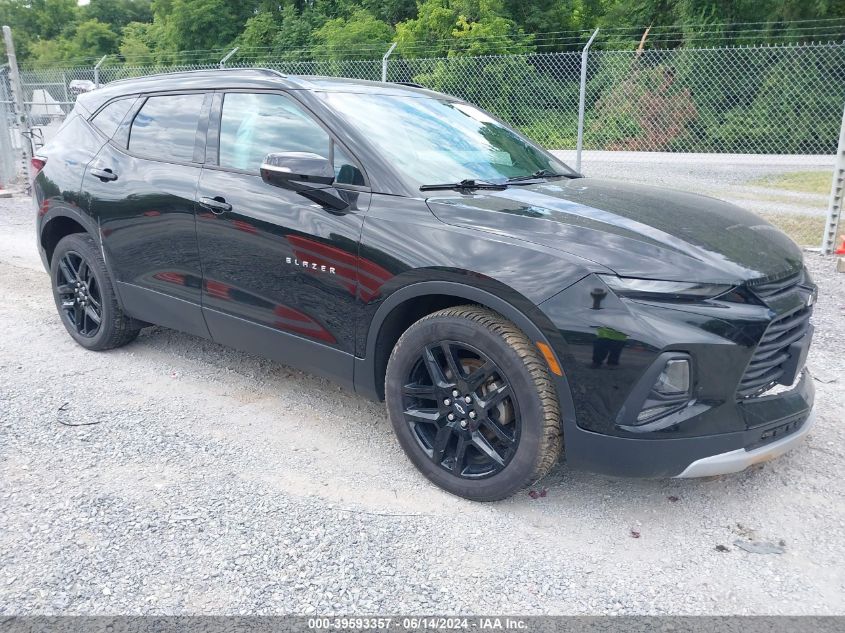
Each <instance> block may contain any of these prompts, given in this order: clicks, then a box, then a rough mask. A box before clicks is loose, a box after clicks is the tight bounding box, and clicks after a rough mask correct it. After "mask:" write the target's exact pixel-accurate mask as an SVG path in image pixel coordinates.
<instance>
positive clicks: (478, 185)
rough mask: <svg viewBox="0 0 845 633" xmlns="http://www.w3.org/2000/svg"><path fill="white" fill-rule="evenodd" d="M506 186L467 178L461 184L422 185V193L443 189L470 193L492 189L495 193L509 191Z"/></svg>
mask: <svg viewBox="0 0 845 633" xmlns="http://www.w3.org/2000/svg"><path fill="white" fill-rule="evenodd" d="M507 188H508V186H507V185H506V184H496V183H495V182H487V181H486V180H475V179H473V178H465V179H463V180H462V181H461V182H446V183H443V184H438V185H422V186H421V187H420V191H440V190H443V189H454V190H455V191H468V190H471V189H491V190H493V191H503V190H505V189H507Z"/></svg>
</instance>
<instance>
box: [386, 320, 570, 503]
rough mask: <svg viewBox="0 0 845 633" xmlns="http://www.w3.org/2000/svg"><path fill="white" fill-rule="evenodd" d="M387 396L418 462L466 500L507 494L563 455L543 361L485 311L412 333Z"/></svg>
mask: <svg viewBox="0 0 845 633" xmlns="http://www.w3.org/2000/svg"><path fill="white" fill-rule="evenodd" d="M450 357H451V358H452V359H453V360H454V363H451V364H450V362H449V358H450ZM438 367H439V370H438ZM456 372H457V378H455V376H456ZM455 392H457V393H458V396H457V398H455V397H454V393H455ZM385 400H386V401H387V412H388V415H389V417H390V421H391V423H392V424H393V429H394V431H395V432H396V436H397V438H398V439H399V443H400V444H401V446H402V448H403V449H404V451H405V453H406V454H407V455H408V457H409V458H410V460H411V461H412V462H413V463H414V465H415V466H416V467H417V468H418V469H419V470H420V471H421V472H422V473H423V475H425V476H426V477H427V478H428V479H430V480H431V481H432V482H434V483H435V484H436V485H438V486H440V487H441V488H443V489H444V490H447V491H448V492H451V493H452V494H455V495H458V496H460V497H464V498H466V499H471V500H474V501H496V500H498V499H503V498H505V497H508V496H510V495H512V494H513V493H515V492H516V491H518V490H520V489H521V488H523V487H525V486H526V485H528V484H530V483H533V482H535V481H537V480H538V479H540V478H542V477H543V476H545V475H546V474H547V473H548V472H549V470H550V469H551V468H552V466H554V464H555V463H556V462H557V460H558V458H559V457H560V453H561V445H562V436H561V429H560V407H559V404H558V399H557V393H556V391H555V387H554V384H553V383H552V381H551V378H550V376H549V371H548V368H547V366H546V363H545V362H544V360H543V359H542V357H541V356H540V354H539V352H538V350H537V348H536V347H535V346H534V345H533V344H532V343H531V341H530V340H529V339H528V337H526V336H525V334H523V333H522V332H521V331H520V330H519V329H518V328H517V327H516V326H515V325H514V324H513V323H511V322H510V321H508V320H506V319H504V318H503V317H502V316H501V315H499V314H497V313H496V312H493V311H492V310H488V309H486V308H483V307H480V306H475V305H465V306H458V307H455V308H447V309H445V310H441V311H439V312H435V313H434V314H430V315H428V316H426V317H424V318H422V319H420V320H419V321H417V322H416V323H414V324H413V325H412V326H411V327H409V328H408V329H407V330H406V331H405V333H404V334H402V336H401V337H400V338H399V341H398V342H397V343H396V346H395V347H394V348H393V352H392V353H391V355H390V359H389V361H388V365H387V374H386V377H385ZM467 400H469V402H467ZM450 414H451V416H452V418H453V419H451V420H450V419H449V416H450ZM490 449H492V450H493V451H494V452H495V455H494V454H493V453H491V452H490Z"/></svg>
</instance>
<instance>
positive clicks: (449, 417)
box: [446, 413, 455, 422]
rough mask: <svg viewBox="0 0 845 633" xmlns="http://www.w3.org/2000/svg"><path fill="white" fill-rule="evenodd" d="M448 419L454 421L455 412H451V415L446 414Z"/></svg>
mask: <svg viewBox="0 0 845 633" xmlns="http://www.w3.org/2000/svg"><path fill="white" fill-rule="evenodd" d="M446 419H447V420H449V422H452V421H454V419H455V414H454V413H450V414H449V415H447V416H446Z"/></svg>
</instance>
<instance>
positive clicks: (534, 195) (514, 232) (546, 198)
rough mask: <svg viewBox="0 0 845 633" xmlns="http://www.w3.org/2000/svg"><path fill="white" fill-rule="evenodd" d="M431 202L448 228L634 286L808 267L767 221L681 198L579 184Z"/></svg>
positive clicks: (632, 187) (775, 274) (611, 184)
mask: <svg viewBox="0 0 845 633" xmlns="http://www.w3.org/2000/svg"><path fill="white" fill-rule="evenodd" d="M427 202H428V205H429V207H430V208H431V210H432V212H433V213H434V215H435V216H437V218H439V219H440V220H441V221H442V222H445V223H447V224H453V225H457V226H464V227H469V228H475V229H479V230H483V231H487V232H493V233H499V234H504V235H510V236H512V237H515V238H518V239H524V240H526V241H529V242H533V243H536V244H541V245H543V246H546V247H550V248H554V249H558V250H561V251H564V252H567V253H571V254H573V255H577V256H578V257H581V258H584V259H588V260H591V261H593V262H595V263H597V264H599V265H601V266H603V267H606V268H609V269H611V270H613V271H614V272H615V273H616V274H618V275H621V276H624V277H644V278H651V279H667V280H677V281H701V282H730V283H740V282H742V281H746V280H748V279H759V278H766V279H770V278H771V279H775V278H779V277H781V276H786V275H790V274H792V273H794V272H796V271H798V270H800V268H801V266H802V256H801V250H800V249H799V248H798V246H796V245H795V243H794V242H793V241H792V240H790V239H789V238H788V237H787V236H786V235H784V234H783V233H782V232H781V231H779V230H778V229H776V228H775V227H773V226H772V225H771V224H769V223H768V222H766V221H765V220H762V219H761V218H759V217H758V216H756V215H754V214H753V213H750V212H748V211H745V210H743V209H741V208H739V207H737V206H735V205H732V204H729V203H727V202H722V201H721V200H716V199H714V198H708V197H706V196H700V195H696V194H691V193H685V192H681V191H675V190H672V189H662V188H659V187H650V186H645V185H636V184H629V183H620V182H615V181H612V180H599V179H592V178H576V179H572V180H555V181H548V182H543V183H538V184H533V185H525V186H512V187H508V189H506V190H504V191H481V190H480V191H479V192H478V193H477V194H475V195H466V194H464V195H462V194H459V193H457V192H454V193H446V194H443V195H438V196H435V197H431V198H429V199H428V200H427Z"/></svg>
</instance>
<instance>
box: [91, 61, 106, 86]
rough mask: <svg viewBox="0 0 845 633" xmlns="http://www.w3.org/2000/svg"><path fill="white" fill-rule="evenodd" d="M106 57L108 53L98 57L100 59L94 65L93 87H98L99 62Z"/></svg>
mask: <svg viewBox="0 0 845 633" xmlns="http://www.w3.org/2000/svg"><path fill="white" fill-rule="evenodd" d="M106 57H108V55H103V56H102V57H101V58H100V61H98V62H97V63H96V65H95V66H94V87H95V88H99V87H100V64H102V63H103V62H104V61H106Z"/></svg>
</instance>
